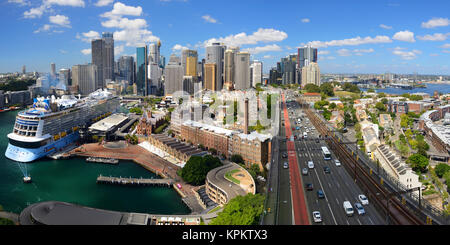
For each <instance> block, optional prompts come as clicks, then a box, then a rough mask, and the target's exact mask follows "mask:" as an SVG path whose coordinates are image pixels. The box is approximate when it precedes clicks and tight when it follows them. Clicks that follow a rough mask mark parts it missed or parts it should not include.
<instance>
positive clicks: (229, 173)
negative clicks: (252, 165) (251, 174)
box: [225, 169, 241, 185]
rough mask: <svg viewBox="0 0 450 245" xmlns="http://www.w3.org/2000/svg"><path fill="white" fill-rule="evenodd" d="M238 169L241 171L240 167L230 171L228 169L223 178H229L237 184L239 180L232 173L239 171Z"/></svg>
mask: <svg viewBox="0 0 450 245" xmlns="http://www.w3.org/2000/svg"><path fill="white" fill-rule="evenodd" d="M239 171H241V170H240V169H233V170H231V171H229V172H228V173H226V174H225V178H226V179H227V180H229V181H231V182H233V183H235V184H237V185H239V184H240V183H241V182H240V181H239V180H237V179H235V178H234V177H233V176H232V175H233V174H235V173H237V172H239Z"/></svg>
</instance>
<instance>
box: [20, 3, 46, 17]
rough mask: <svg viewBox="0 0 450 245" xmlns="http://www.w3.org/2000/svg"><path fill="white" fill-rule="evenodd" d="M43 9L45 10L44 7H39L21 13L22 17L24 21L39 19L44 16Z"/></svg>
mask: <svg viewBox="0 0 450 245" xmlns="http://www.w3.org/2000/svg"><path fill="white" fill-rule="evenodd" d="M45 9H46V6H45V5H41V6H40V7H38V8H32V9H30V10H28V11H25V12H24V13H23V17H24V18H25V19H34V18H41V16H42V15H43V14H44V11H45Z"/></svg>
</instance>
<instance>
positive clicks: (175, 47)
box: [172, 44, 189, 52]
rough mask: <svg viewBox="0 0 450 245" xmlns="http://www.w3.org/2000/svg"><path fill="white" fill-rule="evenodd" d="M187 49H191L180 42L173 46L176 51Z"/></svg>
mask: <svg viewBox="0 0 450 245" xmlns="http://www.w3.org/2000/svg"><path fill="white" fill-rule="evenodd" d="M185 49H189V48H188V47H185V46H182V45H180V44H175V46H173V47H172V51H174V52H177V51H181V50H185Z"/></svg>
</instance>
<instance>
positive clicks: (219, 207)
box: [208, 206, 222, 214]
mask: <svg viewBox="0 0 450 245" xmlns="http://www.w3.org/2000/svg"><path fill="white" fill-rule="evenodd" d="M221 208H222V207H221V206H217V207H215V208H213V209H211V210H209V212H208V213H209V214H210V213H214V212H216V211H217V210H219V209H221Z"/></svg>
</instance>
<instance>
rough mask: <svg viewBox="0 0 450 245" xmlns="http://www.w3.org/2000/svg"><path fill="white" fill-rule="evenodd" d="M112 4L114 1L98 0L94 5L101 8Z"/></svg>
mask: <svg viewBox="0 0 450 245" xmlns="http://www.w3.org/2000/svg"><path fill="white" fill-rule="evenodd" d="M112 2H114V0H98V2H97V3H96V4H94V5H95V6H97V7H103V6H107V5H110V4H111V3H112Z"/></svg>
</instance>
